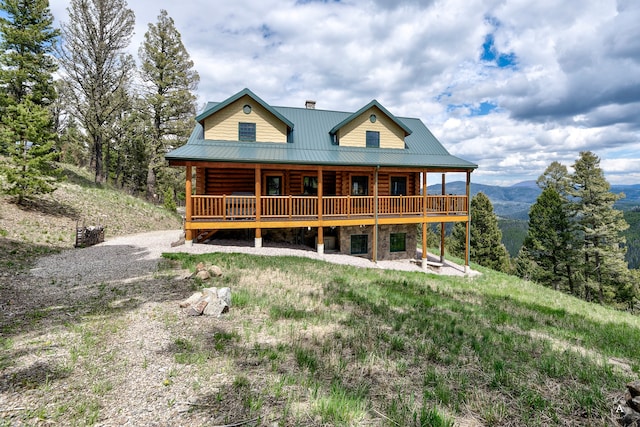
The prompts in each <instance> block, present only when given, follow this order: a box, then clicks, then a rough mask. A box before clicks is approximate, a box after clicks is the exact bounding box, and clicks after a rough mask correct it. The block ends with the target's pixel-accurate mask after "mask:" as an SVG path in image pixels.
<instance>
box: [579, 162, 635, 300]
mask: <svg viewBox="0 0 640 427" xmlns="http://www.w3.org/2000/svg"><path fill="white" fill-rule="evenodd" d="M573 168H574V173H573V174H572V176H571V178H572V184H573V186H572V190H571V195H572V196H573V197H574V198H575V201H574V204H573V207H574V211H575V215H576V220H577V225H578V229H579V231H580V237H581V239H582V247H581V253H582V256H583V259H582V265H581V266H582V268H581V272H582V275H583V277H584V281H585V286H586V292H587V294H586V295H585V297H586V299H591V298H592V295H591V291H596V292H597V297H598V300H599V301H600V302H605V301H612V300H615V299H616V298H618V297H619V296H620V295H623V294H625V293H626V288H627V287H629V286H630V284H629V271H628V266H627V264H626V261H625V259H624V256H625V249H624V244H625V239H624V237H623V235H622V232H623V231H624V230H626V229H627V228H628V227H629V225H628V224H627V222H626V221H625V220H624V216H623V214H622V212H621V211H618V210H616V209H615V208H614V207H613V204H614V203H615V202H616V200H618V199H620V198H621V197H623V195H622V194H613V193H611V192H610V191H609V190H610V188H611V187H610V185H609V183H608V182H607V180H606V179H605V177H604V173H603V171H602V169H600V159H599V158H598V157H597V156H596V155H595V154H594V153H592V152H590V151H584V152H581V153H580V157H579V158H578V160H576V162H575V164H574V165H573Z"/></svg>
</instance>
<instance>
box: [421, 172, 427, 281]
mask: <svg viewBox="0 0 640 427" xmlns="http://www.w3.org/2000/svg"><path fill="white" fill-rule="evenodd" d="M422 195H423V197H424V199H423V208H422V216H423V217H424V218H426V217H427V170H426V169H425V170H424V171H423V172H422ZM427 227H428V225H427V223H426V222H423V223H422V264H421V265H422V269H423V270H425V271H426V270H427V243H428V242H427V234H428V230H427Z"/></svg>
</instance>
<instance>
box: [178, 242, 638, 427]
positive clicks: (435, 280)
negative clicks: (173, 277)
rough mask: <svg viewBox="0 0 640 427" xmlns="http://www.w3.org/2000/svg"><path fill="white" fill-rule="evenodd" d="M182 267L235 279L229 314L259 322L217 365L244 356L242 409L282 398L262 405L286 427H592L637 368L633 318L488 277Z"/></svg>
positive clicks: (248, 260)
mask: <svg viewBox="0 0 640 427" xmlns="http://www.w3.org/2000/svg"><path fill="white" fill-rule="evenodd" d="M172 256H173V255H172ZM180 258H182V259H183V260H184V262H185V265H195V264H196V263H197V262H200V261H205V262H211V263H212V264H215V265H219V266H221V268H223V270H224V271H225V276H228V275H231V276H232V277H234V280H235V281H236V282H235V284H234V285H233V286H232V294H234V295H237V297H236V298H237V301H238V304H234V308H233V309H232V312H231V313H230V315H231V316H233V318H236V319H244V316H249V317H251V316H257V319H259V320H256V321H255V322H252V321H248V320H243V321H242V325H243V326H242V329H240V325H239V324H238V325H237V326H238V327H237V328H236V330H242V331H243V332H242V334H238V335H234V336H232V337H231V336H230V337H229V339H228V340H227V339H224V340H222V338H221V341H224V345H220V346H219V347H217V348H216V350H217V351H218V352H219V355H218V356H219V357H224V356H225V355H226V356H227V357H229V358H231V359H232V360H238V358H240V361H238V363H237V368H232V369H231V371H232V372H236V373H237V374H236V377H235V380H234V383H233V385H234V389H236V390H245V391H246V392H243V393H244V394H243V396H245V397H244V400H243V402H244V405H245V408H247V410H254V411H255V410H256V408H259V407H263V406H262V403H263V402H264V401H265V400H264V399H266V398H270V399H274V397H273V396H274V390H276V391H277V393H276V395H277V396H278V397H277V399H276V401H275V402H274V401H271V402H270V405H275V406H276V407H278V408H279V409H280V410H281V411H282V413H286V414H289V415H288V417H289V418H287V420H283V423H284V424H285V425H286V424H288V423H290V424H294V425H295V424H296V423H300V422H302V421H303V420H308V419H309V418H308V417H311V418H312V419H313V417H316V419H318V420H319V422H320V423H322V424H327V425H358V424H362V423H364V424H366V423H371V422H372V420H377V421H375V422H373V424H376V423H377V424H382V425H390V426H391V425H415V426H422V425H429V426H451V425H453V424H454V423H455V422H456V420H457V418H458V417H460V418H462V417H465V416H466V415H467V414H468V412H469V409H471V410H472V413H473V414H474V417H475V418H476V419H477V421H478V422H479V423H481V424H485V425H501V424H504V423H506V422H509V423H511V424H512V425H524V426H527V425H563V424H565V423H567V422H569V423H571V422H572V421H571V420H574V419H575V417H576V415H577V414H579V417H581V418H580V419H581V421H584V423H586V424H593V425H601V424H606V423H607V420H609V419H610V416H611V413H610V410H611V408H610V406H611V405H610V400H609V399H610V396H612V395H615V394H616V393H617V394H620V395H621V394H622V393H623V392H624V389H625V384H626V382H628V381H630V380H632V379H633V375H631V374H630V373H629V372H628V371H625V370H621V369H618V368H615V367H614V366H613V365H612V364H611V363H609V362H608V358H610V357H616V358H617V359H619V360H623V361H626V362H628V364H629V366H631V367H633V366H638V364H639V363H640V361H639V358H640V356H639V355H638V354H637V351H636V348H637V342H640V320H639V319H638V318H635V317H633V316H631V315H629V314H625V313H621V312H616V311H614V310H611V309H608V308H606V307H600V306H594V305H592V304H588V303H585V302H584V301H580V300H577V299H575V298H572V297H569V296H567V295H563V294H558V293H556V292H553V291H551V290H549V289H545V288H541V287H538V286H535V285H532V284H530V283H526V282H523V281H521V280H519V279H517V278H515V277H510V276H506V275H503V274H500V273H495V272H491V271H488V270H483V273H484V274H483V275H482V276H480V277H478V278H475V279H468V278H453V277H434V276H428V275H425V274H423V273H407V272H398V271H383V270H373V269H357V268H353V267H347V266H336V265H330V266H328V265H327V264H325V263H322V262H319V261H315V260H307V259H298V258H288V257H277V258H274V257H259V256H249V255H245V254H207V255H203V256H193V257H189V256H185V255H180ZM274 266H277V268H276V267H274ZM263 325H264V326H263ZM217 335H218V333H216V336H217ZM214 341H215V339H214ZM227 341H233V342H234V345H233V346H232V345H228V344H230V343H229V342H227ZM192 344H193V345H194V350H193V351H194V352H196V353H197V351H198V350H197V349H198V348H201V347H199V346H198V345H196V343H192ZM185 345H186V344H185ZM200 345H201V344H200ZM240 355H241V356H240ZM245 359H246V360H245ZM247 366H251V368H250V369H248V370H247ZM292 367H293V368H292ZM265 378H269V380H266V381H265ZM249 384H250V387H251V392H249V391H248V390H247V389H248V388H249ZM259 384H264V386H262V387H261V386H259ZM389 396H393V397H389ZM291 402H306V404H302V407H299V405H298V406H295V405H292V404H291ZM378 413H379V414H381V415H377V414H378Z"/></svg>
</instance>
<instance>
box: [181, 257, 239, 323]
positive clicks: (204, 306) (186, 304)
mask: <svg viewBox="0 0 640 427" xmlns="http://www.w3.org/2000/svg"><path fill="white" fill-rule="evenodd" d="M220 276H222V270H221V269H220V267H218V266H216V265H205V264H203V263H199V264H198V265H197V266H196V272H195V273H194V274H193V275H192V276H191V278H198V279H200V280H202V281H207V280H209V279H211V278H213V277H220ZM180 307H182V308H186V309H187V314H189V315H190V316H201V315H205V316H216V317H220V316H221V315H222V314H224V313H227V312H228V311H229V307H231V289H229V288H217V287H208V288H204V289H202V290H201V291H199V292H196V293H194V294H193V295H191V296H190V297H189V298H187V299H186V300H184V301H181V302H180Z"/></svg>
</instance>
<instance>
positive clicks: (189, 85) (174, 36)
mask: <svg viewBox="0 0 640 427" xmlns="http://www.w3.org/2000/svg"><path fill="white" fill-rule="evenodd" d="M139 56H140V60H141V62H142V78H143V80H144V81H145V83H146V87H145V92H144V95H143V96H144V100H145V103H146V107H147V108H146V110H147V111H148V114H149V117H150V122H151V126H150V127H151V133H150V134H149V135H148V136H149V166H148V170H147V196H148V197H153V196H154V195H156V194H157V193H158V192H159V191H158V188H157V187H158V184H159V183H158V180H159V178H160V179H162V177H165V179H166V178H168V177H169V176H170V173H169V174H167V173H166V169H167V166H168V165H167V164H166V162H165V159H164V154H165V153H166V152H167V151H168V150H169V149H170V148H176V147H178V146H181V145H183V144H184V143H185V142H186V141H187V138H188V137H189V134H190V132H191V129H192V128H193V117H194V116H195V100H196V97H195V95H194V94H193V91H194V90H195V89H196V88H197V85H198V82H199V80H200V77H199V76H198V73H197V72H196V71H195V70H194V69H193V61H191V59H190V58H189V53H188V52H187V50H186V49H185V47H184V45H183V44H182V39H181V36H180V33H179V32H178V30H177V29H176V27H175V24H174V22H173V19H171V17H169V15H168V14H167V11H166V10H162V11H161V12H160V15H159V16H158V22H157V23H156V24H149V29H148V30H147V32H146V33H145V35H144V42H143V43H142V46H141V47H140V50H139ZM163 172H164V173H163ZM167 185H169V186H170V187H173V185H174V183H164V186H165V187H166V186H167ZM172 190H173V188H172Z"/></svg>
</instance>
